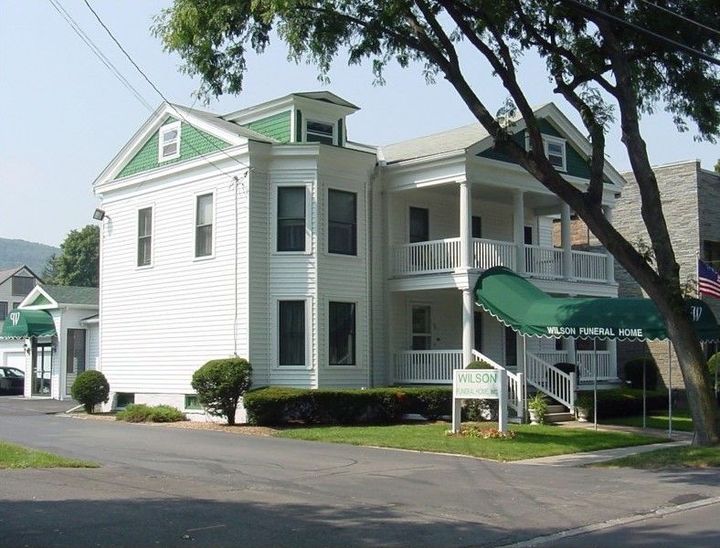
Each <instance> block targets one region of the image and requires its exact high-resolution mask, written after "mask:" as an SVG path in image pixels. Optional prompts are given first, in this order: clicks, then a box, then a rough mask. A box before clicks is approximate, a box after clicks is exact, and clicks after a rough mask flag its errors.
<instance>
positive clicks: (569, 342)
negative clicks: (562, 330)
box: [563, 337, 577, 363]
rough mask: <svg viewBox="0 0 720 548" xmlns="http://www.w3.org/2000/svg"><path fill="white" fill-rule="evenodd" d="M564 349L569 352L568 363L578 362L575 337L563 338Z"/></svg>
mask: <svg viewBox="0 0 720 548" xmlns="http://www.w3.org/2000/svg"><path fill="white" fill-rule="evenodd" d="M563 350H564V351H565V352H567V361H568V363H577V362H576V361H575V360H576V359H577V357H576V356H575V337H565V338H564V339H563Z"/></svg>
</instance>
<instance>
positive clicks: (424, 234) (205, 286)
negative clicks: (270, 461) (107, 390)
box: [94, 92, 623, 409]
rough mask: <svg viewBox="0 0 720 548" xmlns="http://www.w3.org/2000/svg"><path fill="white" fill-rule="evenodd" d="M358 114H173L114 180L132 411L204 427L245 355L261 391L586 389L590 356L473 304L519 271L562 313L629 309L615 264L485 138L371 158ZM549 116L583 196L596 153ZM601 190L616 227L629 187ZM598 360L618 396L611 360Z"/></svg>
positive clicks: (114, 267)
mask: <svg viewBox="0 0 720 548" xmlns="http://www.w3.org/2000/svg"><path fill="white" fill-rule="evenodd" d="M357 110H358V107H356V106H355V105H353V104H351V103H349V102H347V101H345V100H344V99H342V98H340V97H338V96H336V95H334V94H332V93H329V92H312V93H296V94H291V95H288V96H286V97H282V98H279V99H276V100H273V101H269V102H267V103H263V104H261V105H257V106H254V107H250V108H247V109H243V110H240V111H237V112H234V113H230V114H227V115H224V116H218V115H213V114H210V113H207V112H202V111H198V110H194V109H188V108H185V107H180V106H175V105H170V104H164V105H162V106H161V107H159V108H158V110H157V111H156V112H155V113H154V114H153V115H152V116H151V117H150V119H149V120H148V121H147V122H146V123H145V124H144V125H143V127H142V128H140V130H139V131H138V132H137V133H136V134H135V136H134V137H133V138H132V139H131V140H130V141H129V142H128V143H127V145H126V146H125V147H124V148H123V149H122V150H121V151H120V153H119V154H118V155H117V156H116V158H115V159H114V160H113V161H112V163H111V164H110V165H109V166H108V167H107V168H106V169H105V170H104V171H103V172H102V173H101V174H100V176H99V177H98V179H97V180H96V181H95V184H94V190H95V193H96V195H97V196H98V197H99V198H100V200H101V202H102V204H101V208H102V209H103V210H104V212H105V218H104V220H103V221H102V222H103V226H102V231H101V264H100V346H99V347H100V365H99V368H100V369H101V370H102V371H103V372H104V373H105V375H106V377H107V378H108V381H109V383H110V387H111V390H112V391H113V392H114V393H115V394H118V395H119V396H118V398H119V400H120V401H122V402H128V401H135V402H144V403H169V404H172V405H175V406H176V407H178V408H180V409H189V408H190V407H191V406H192V403H193V401H194V399H193V391H192V388H191V386H190V380H191V377H192V374H193V372H194V371H195V370H196V369H197V368H198V367H200V366H201V365H202V364H203V363H205V362H206V361H207V360H209V359H213V358H218V357H225V356H231V355H234V354H237V355H240V356H243V357H246V358H248V359H249V360H250V362H251V363H252V366H253V375H254V378H253V382H254V385H255V386H262V385H284V386H296V387H310V388H314V387H370V386H384V385H389V384H438V383H440V384H447V383H450V382H451V379H452V370H453V369H455V368H459V367H462V366H463V365H464V364H466V363H467V362H468V361H470V360H472V359H473V357H474V356H475V357H479V356H487V357H489V358H491V359H492V360H494V361H495V362H497V363H499V364H502V365H503V366H504V367H507V368H508V369H510V370H516V369H517V368H518V367H523V366H524V364H526V363H527V362H528V361H529V360H532V362H533V364H534V365H533V368H532V369H533V371H546V372H547V371H551V370H552V369H554V364H555V363H557V362H568V361H569V362H574V363H577V364H578V367H579V377H580V378H579V380H580V382H582V381H583V380H584V379H587V378H588V374H589V371H590V366H591V360H592V359H593V354H592V352H589V351H587V350H586V349H584V348H583V347H582V346H581V345H580V346H578V345H577V344H576V343H575V341H574V340H572V339H565V340H560V341H557V342H556V341H554V340H543V341H538V340H532V341H530V342H528V344H527V346H526V347H524V346H523V345H521V343H520V341H519V340H518V337H516V336H515V334H514V332H513V331H511V330H508V329H505V328H504V327H503V325H502V324H500V323H499V322H498V321H497V320H495V319H494V318H492V317H490V316H489V315H488V314H486V313H484V312H482V311H481V310H480V309H479V308H477V307H476V306H474V303H473V297H472V289H473V287H474V283H475V280H476V279H477V277H478V275H479V273H480V272H482V271H483V270H485V269H487V268H490V267H492V266H497V265H503V266H507V267H509V268H512V269H513V270H515V271H516V272H518V273H520V274H521V275H523V276H526V277H527V278H528V279H530V280H532V281H533V283H535V284H536V285H537V286H538V287H540V288H541V289H543V290H544V291H546V292H549V293H553V294H557V295H585V296H604V297H615V296H617V284H616V283H615V281H614V279H613V270H614V265H613V260H612V257H610V256H609V255H607V254H605V253H589V252H580V251H576V250H573V249H572V247H571V242H570V237H569V236H570V218H571V211H570V209H569V208H568V207H567V206H566V205H565V204H563V202H561V201H560V199H559V198H557V197H556V196H554V195H553V194H552V193H550V192H549V191H548V190H547V189H545V188H544V187H543V186H542V185H541V184H540V183H538V182H537V181H536V180H535V179H534V178H533V177H531V176H530V175H529V174H528V173H527V172H525V171H524V170H523V169H522V168H521V167H519V166H518V165H516V164H514V163H513V162H511V161H509V160H508V159H506V158H504V157H503V156H502V155H501V154H499V153H498V152H497V151H495V150H494V149H493V141H492V139H491V138H490V137H489V136H488V134H487V133H486V132H485V131H484V130H483V129H482V128H481V126H479V125H477V124H473V125H470V126H465V127H462V128H458V129H455V130H450V131H447V132H444V133H440V134H436V135H430V136H425V137H421V138H418V139H412V140H409V141H405V142H402V143H397V144H394V145H389V146H383V147H375V146H368V145H361V144H358V143H354V142H352V141H350V140H349V139H348V137H347V127H348V124H347V118H348V117H349V116H350V115H351V114H353V113H354V112H355V111H357ZM536 114H537V116H538V118H539V119H540V120H541V128H542V132H543V135H544V141H545V152H546V154H547V156H548V158H549V159H550V161H551V162H552V163H553V164H555V165H556V166H557V168H558V169H559V170H560V171H562V172H564V173H565V176H566V178H567V179H568V180H569V181H571V182H572V183H574V184H575V185H577V187H578V188H581V189H582V188H585V187H586V185H587V184H588V177H589V167H588V158H589V156H590V145H589V143H588V142H587V140H586V139H585V138H584V137H583V135H582V134H581V133H580V132H579V131H578V130H577V129H576V128H575V127H574V126H573V125H572V124H571V123H570V122H569V121H568V120H567V118H566V117H565V116H564V115H563V114H562V113H561V112H560V111H559V110H558V109H557V108H556V107H555V106H554V105H552V104H549V105H545V106H543V107H540V108H539V109H537V111H536ZM513 127H514V131H515V135H516V137H515V138H516V139H518V141H519V142H524V139H525V134H524V126H523V123H522V122H521V121H518V122H517V123H516V124H515V125H514V126H513ZM605 177H606V184H605V189H604V192H603V195H602V207H603V208H604V210H605V211H606V213H607V215H608V216H610V215H611V213H612V209H613V206H614V204H615V200H616V198H617V196H619V193H620V192H621V190H622V186H623V179H622V178H621V177H620V175H619V174H618V173H617V172H616V171H615V170H614V169H613V168H612V166H609V165H607V164H606V171H605ZM555 220H559V221H560V223H561V224H562V234H563V239H562V246H561V247H553V244H552V228H553V222H554V221H555ZM597 359H598V371H599V373H600V374H599V376H600V378H601V379H604V380H607V381H612V380H616V379H617V373H616V364H615V347H614V344H613V343H608V344H607V346H606V347H604V348H602V349H601V350H600V351H599V352H598V353H597ZM528 381H529V382H530V383H533V382H535V384H536V386H537V387H538V389H540V390H543V391H548V388H547V387H544V386H543V383H542V382H540V380H539V379H531V378H529V377H528ZM548 393H549V392H548Z"/></svg>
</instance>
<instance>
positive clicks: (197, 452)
mask: <svg viewBox="0 0 720 548" xmlns="http://www.w3.org/2000/svg"><path fill="white" fill-rule="evenodd" d="M0 439H4V440H8V441H14V442H18V443H22V444H25V445H28V446H32V447H36V448H41V449H46V450H50V451H54V452H56V453H60V454H63V455H67V456H72V457H78V458H84V459H90V460H94V461H96V462H98V463H101V464H102V465H103V467H102V468H100V469H87V470H28V471H0V504H1V506H2V509H3V511H2V512H1V513H0V539H2V544H7V545H29V546H36V545H43V546H48V545H75V546H77V545H81V546H84V545H90V544H92V545H96V546H111V545H126V546H146V545H150V544H153V545H157V544H159V545H178V546H187V545H189V544H192V545H207V546H223V545H238V544H240V543H242V544H248V545H253V546H269V545H273V546H311V545H312V546H340V545H343V546H347V545H422V546H439V545H443V546H466V545H501V544H507V543H512V542H518V541H523V540H527V539H530V538H535V537H538V536H542V535H548V534H553V533H556V532H558V531H563V530H567V529H573V528H577V527H583V526H586V525H588V524H593V523H599V522H604V521H607V520H613V519H619V518H624V517H627V516H633V515H637V514H642V513H646V512H650V511H652V510H654V509H656V508H660V507H672V506H674V505H678V504H682V503H685V502H687V501H698V500H700V501H702V500H705V499H709V498H710V497H714V496H717V495H718V494H720V489H718V488H719V487H720V474H718V473H717V472H707V471H705V472H703V471H698V472H689V473H687V472H686V473H669V472H666V473H650V472H642V471H634V470H610V469H581V468H555V467H539V466H527V465H520V464H502V463H495V462H488V461H481V460H477V459H470V458H463V457H454V456H443V455H427V454H420V453H413V452H407V451H396V450H386V449H373V448H364V447H352V446H344V445H332V444H320V443H312V442H302V441H294V440H284V439H276V438H262V437H252V436H244V435H237V434H228V433H223V432H212V431H201V430H184V429H175V428H168V427H163V426H150V425H130V424H119V423H114V422H106V421H95V420H80V419H73V418H69V417H59V416H47V415H43V414H41V413H36V414H32V413H6V412H5V410H4V408H2V406H0ZM697 540H699V541H700V542H699V543H698V544H697V545H703V544H705V545H708V546H712V545H718V543H719V542H720V538H714V537H708V536H707V535H706V536H704V537H703V538H698V539H697ZM710 541H711V542H712V544H710V543H708V542H710ZM577 544H581V542H578V543H577ZM577 544H576V545H577Z"/></svg>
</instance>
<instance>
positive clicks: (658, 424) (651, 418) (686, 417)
mask: <svg viewBox="0 0 720 548" xmlns="http://www.w3.org/2000/svg"><path fill="white" fill-rule="evenodd" d="M672 419H673V420H672V427H673V430H677V431H679V432H692V430H693V423H692V418H691V417H690V414H689V413H688V412H687V411H684V410H683V411H678V412H673V418H672ZM668 422H669V419H668V414H667V413H658V412H652V413H650V414H648V416H647V422H646V425H647V427H648V428H658V429H660V430H667V429H668ZM601 423H602V424H619V425H621V426H637V427H639V428H642V425H643V418H642V415H635V416H632V417H614V418H611V419H601Z"/></svg>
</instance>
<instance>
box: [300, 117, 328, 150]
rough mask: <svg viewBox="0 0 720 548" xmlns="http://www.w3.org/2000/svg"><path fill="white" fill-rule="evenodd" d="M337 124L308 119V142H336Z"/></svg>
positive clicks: (306, 136)
mask: <svg viewBox="0 0 720 548" xmlns="http://www.w3.org/2000/svg"><path fill="white" fill-rule="evenodd" d="M334 137H335V126H334V125H333V124H328V123H326V122H316V121H314V120H308V121H307V124H306V125H305V140H306V141H307V142H308V143H324V144H326V145H334V144H335V138H334Z"/></svg>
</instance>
